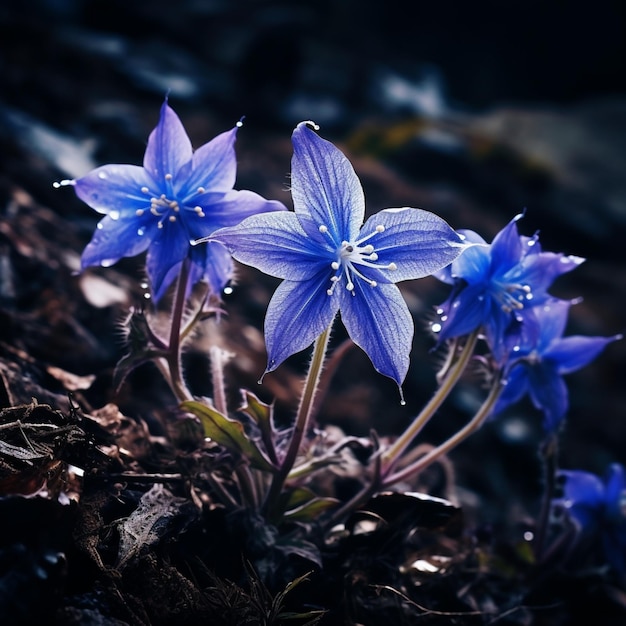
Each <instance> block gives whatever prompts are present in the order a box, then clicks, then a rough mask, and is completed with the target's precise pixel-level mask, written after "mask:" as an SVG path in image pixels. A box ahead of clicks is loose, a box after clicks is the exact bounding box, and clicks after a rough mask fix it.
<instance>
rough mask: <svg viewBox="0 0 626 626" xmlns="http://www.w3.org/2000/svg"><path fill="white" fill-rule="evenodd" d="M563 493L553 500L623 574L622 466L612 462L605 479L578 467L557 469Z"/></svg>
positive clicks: (625, 500)
mask: <svg viewBox="0 0 626 626" xmlns="http://www.w3.org/2000/svg"><path fill="white" fill-rule="evenodd" d="M559 477H560V479H561V480H562V481H563V496H562V497H561V498H558V499H555V500H554V501H553V506H554V507H556V508H557V509H561V510H565V512H566V514H567V515H568V516H569V518H570V519H571V520H572V521H573V522H574V523H575V524H576V526H577V527H578V528H579V530H580V532H581V534H582V537H587V538H591V539H594V538H595V539H600V541H601V542H602V544H603V546H604V554H605V558H606V559H607V561H608V562H609V563H610V564H611V566H612V567H613V568H614V569H615V571H616V572H617V573H618V574H619V575H620V576H625V575H626V477H625V474H624V467H623V466H622V465H620V464H619V463H614V464H612V465H611V466H610V467H609V469H608V471H607V473H606V475H605V477H604V480H603V479H601V478H599V477H598V476H596V475H595V474H591V473H589V472H583V471H579V470H570V471H566V470H563V471H561V472H559Z"/></svg>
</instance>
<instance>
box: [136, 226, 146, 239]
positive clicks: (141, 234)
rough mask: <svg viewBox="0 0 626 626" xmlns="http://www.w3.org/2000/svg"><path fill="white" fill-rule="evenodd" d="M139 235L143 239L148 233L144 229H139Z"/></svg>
mask: <svg viewBox="0 0 626 626" xmlns="http://www.w3.org/2000/svg"><path fill="white" fill-rule="evenodd" d="M137 234H138V235H139V236H140V237H143V236H144V235H145V234H146V231H145V230H144V229H143V228H138V229H137Z"/></svg>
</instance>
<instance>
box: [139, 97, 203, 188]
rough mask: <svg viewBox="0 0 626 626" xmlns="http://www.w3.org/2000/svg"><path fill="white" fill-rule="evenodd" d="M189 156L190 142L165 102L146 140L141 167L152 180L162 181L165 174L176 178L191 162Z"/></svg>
mask: <svg viewBox="0 0 626 626" xmlns="http://www.w3.org/2000/svg"><path fill="white" fill-rule="evenodd" d="M191 156H192V149H191V141H190V140H189V137H188V136H187V133H186V131H185V127H184V126H183V123H182V122H181V121H180V118H179V117H178V115H176V113H174V111H173V109H172V108H171V107H170V106H169V105H168V104H167V100H166V101H165V102H164V103H163V105H162V106H161V116H160V118H159V123H158V124H157V126H156V128H155V129H154V130H153V131H152V132H151V133H150V137H149V138H148V146H147V148H146V153H145V155H144V157H143V166H144V167H145V168H146V170H148V172H149V173H150V175H151V176H152V177H153V178H154V180H156V181H164V180H165V176H166V175H167V174H171V175H172V176H173V177H174V176H176V174H177V173H178V171H179V170H180V169H181V167H182V166H183V165H185V164H186V163H188V162H189V161H191Z"/></svg>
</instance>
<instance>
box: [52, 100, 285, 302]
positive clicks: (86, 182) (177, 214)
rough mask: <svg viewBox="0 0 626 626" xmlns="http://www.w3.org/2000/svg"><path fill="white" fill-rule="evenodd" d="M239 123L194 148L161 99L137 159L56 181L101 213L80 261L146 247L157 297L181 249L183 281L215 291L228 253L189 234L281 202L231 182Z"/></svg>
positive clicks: (109, 260)
mask: <svg viewBox="0 0 626 626" xmlns="http://www.w3.org/2000/svg"><path fill="white" fill-rule="evenodd" d="M239 126H241V124H240V123H239V124H237V126H235V128H233V129H232V130H230V131H227V132H225V133H222V134H221V135H218V136H217V137H215V138H214V139H213V140H212V141H209V142H208V143H206V144H204V145H203V146H201V147H200V148H198V149H197V150H196V151H195V152H194V151H193V150H192V147H191V142H190V140H189V137H188V136H187V133H186V132H185V129H184V127H183V125H182V123H181V121H180V119H179V118H178V116H177V115H176V113H174V111H173V110H172V109H171V108H170V107H169V105H168V104H167V101H165V102H164V103H163V106H162V107H161V116H160V119H159V123H158V125H157V127H156V128H155V129H154V130H153V131H152V133H151V134H150V137H149V139H148V146H147V148H146V153H145V155H144V160H143V167H140V166H137V165H104V166H102V167H99V168H97V169H95V170H93V171H92V172H90V173H89V174H87V175H86V176H83V177H82V178H79V179H78V180H74V181H64V182H65V183H66V184H72V185H73V186H74V189H75V191H76V194H77V195H78V197H79V198H80V199H81V200H83V201H84V202H86V203H87V204H88V205H89V206H90V207H91V208H93V209H95V210H96V211H97V212H98V213H103V214H105V215H106V217H104V218H103V219H102V220H101V221H100V222H99V223H98V228H97V230H96V232H95V234H94V236H93V238H92V240H91V242H90V243H89V244H88V245H87V247H86V248H85V250H84V252H83V254H82V258H81V264H82V267H83V268H85V267H88V266H92V265H102V266H105V267H108V266H110V265H112V264H113V263H116V262H117V261H119V259H121V258H122V257H128V256H135V255H137V254H139V253H141V252H144V251H145V250H148V255H147V271H148V277H149V279H150V284H151V288H152V292H153V296H154V298H155V299H156V300H158V299H160V298H161V297H162V296H163V294H164V293H165V291H166V289H167V287H168V286H169V285H170V284H171V283H172V281H173V280H174V279H175V278H176V276H177V275H178V273H179V272H180V268H181V265H182V262H183V261H184V259H185V258H187V257H189V258H190V259H191V272H190V279H189V285H192V284H194V283H195V282H198V281H200V280H205V281H206V282H207V283H208V284H209V287H210V289H211V291H212V292H213V293H216V294H219V293H220V292H221V290H222V289H223V287H224V286H225V285H226V283H227V282H228V281H229V280H230V278H231V275H232V261H231V259H230V255H229V254H228V252H227V250H226V249H225V248H224V247H223V246H221V245H220V244H218V243H213V244H211V245H208V246H196V247H193V246H191V242H193V241H195V240H196V239H199V238H201V237H206V236H208V235H210V234H211V233H212V232H213V231H214V230H216V229H217V228H220V227H223V226H232V225H234V224H237V223H239V222H240V221H241V220H243V219H244V218H246V217H248V216H250V215H253V214H255V213H259V212H263V211H276V210H280V209H285V207H284V206H283V205H282V204H280V203H279V202H273V201H267V200H265V199H264V198H262V197H261V196H259V195H257V194H255V193H253V192H251V191H235V190H233V185H234V184H235V176H236V171H237V164H236V160H235V150H234V143H235V137H236V134H237V128H238V127H239Z"/></svg>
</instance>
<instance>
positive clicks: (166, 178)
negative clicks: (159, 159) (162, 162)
mask: <svg viewBox="0 0 626 626" xmlns="http://www.w3.org/2000/svg"><path fill="white" fill-rule="evenodd" d="M172 178H173V176H172V175H171V174H165V180H172Z"/></svg>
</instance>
